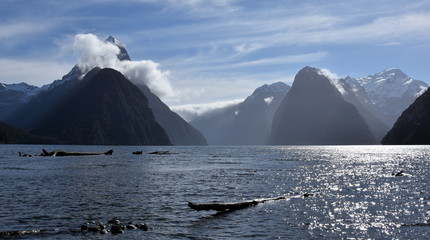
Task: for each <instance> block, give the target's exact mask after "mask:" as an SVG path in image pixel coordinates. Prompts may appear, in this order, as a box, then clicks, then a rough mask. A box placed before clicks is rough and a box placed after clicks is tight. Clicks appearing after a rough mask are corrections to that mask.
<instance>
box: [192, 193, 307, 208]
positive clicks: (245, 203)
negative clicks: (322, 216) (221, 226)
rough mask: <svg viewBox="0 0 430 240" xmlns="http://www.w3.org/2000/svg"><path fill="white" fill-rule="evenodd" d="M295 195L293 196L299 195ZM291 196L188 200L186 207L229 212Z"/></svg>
mask: <svg viewBox="0 0 430 240" xmlns="http://www.w3.org/2000/svg"><path fill="white" fill-rule="evenodd" d="M305 195H307V196H309V195H308V194H304V195H300V196H303V197H307V196H305ZM300 196H295V197H300ZM287 198H288V199H289V198H292V197H286V196H280V197H275V198H262V199H254V200H249V201H243V202H233V203H200V204H199V203H192V202H188V207H190V208H192V209H194V210H197V211H209V210H215V211H218V212H231V211H235V210H239V209H243V208H247V207H252V206H255V205H257V204H260V203H264V202H268V201H277V200H285V199H287Z"/></svg>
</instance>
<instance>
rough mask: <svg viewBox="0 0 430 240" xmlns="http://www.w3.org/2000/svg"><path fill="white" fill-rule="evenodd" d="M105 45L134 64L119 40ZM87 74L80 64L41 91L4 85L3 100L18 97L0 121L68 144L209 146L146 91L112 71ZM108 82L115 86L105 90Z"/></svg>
mask: <svg viewBox="0 0 430 240" xmlns="http://www.w3.org/2000/svg"><path fill="white" fill-rule="evenodd" d="M106 42H109V43H111V44H114V45H116V46H117V47H118V48H119V49H120V53H119V54H118V55H117V57H118V59H119V60H121V61H129V60H130V57H129V55H128V53H127V51H126V50H125V48H124V47H123V46H122V45H121V44H120V42H119V41H118V40H116V39H115V38H113V37H109V38H108V39H107V40H106ZM88 71H89V69H80V68H79V67H78V66H77V65H75V66H74V67H73V68H72V70H71V71H70V72H69V73H68V74H66V75H65V76H64V77H63V78H62V79H61V80H56V81H54V82H53V83H51V84H49V85H46V86H43V87H42V88H37V87H33V86H28V85H25V84H22V86H25V87H21V88H19V89H18V90H15V89H16V87H15V89H12V87H11V86H9V85H5V84H3V85H1V86H2V87H1V89H0V100H1V99H11V98H10V97H8V96H10V95H12V96H17V97H15V98H14V99H11V100H10V101H1V104H3V105H0V106H1V107H2V108H5V109H8V112H7V114H2V115H0V117H1V118H0V121H3V122H6V123H8V124H10V125H12V126H14V127H18V128H21V129H25V130H27V131H31V132H32V133H35V134H40V135H45V136H52V137H55V138H57V139H58V140H59V141H61V142H63V143H68V144H129V145H136V144H138V145H141V144H150V145H170V144H174V145H206V144H207V142H206V140H205V138H204V137H203V135H202V134H201V133H200V132H198V131H197V130H196V129H194V128H193V127H192V126H191V125H190V124H188V123H187V122H186V121H185V120H183V119H182V118H181V117H179V116H178V115H177V114H176V113H174V112H172V111H171V110H170V108H169V107H167V105H165V104H164V103H163V102H162V101H161V100H160V99H159V98H158V97H157V96H155V95H154V94H153V93H152V92H151V91H150V90H149V88H147V87H146V86H139V88H140V89H139V88H138V87H137V86H135V85H134V84H132V83H131V82H130V81H128V80H127V79H126V80H124V79H125V77H124V76H123V75H122V74H121V73H119V72H115V73H113V72H112V71H113V70H112V69H110V70H108V69H106V70H105V69H103V70H100V69H95V70H92V71H90V72H88ZM99 71H100V73H99ZM100 74H102V75H101V76H100ZM100 78H103V79H104V80H101V79H100ZM104 81H106V82H109V83H110V84H111V86H109V85H107V86H104V85H105V84H104ZM102 82H103V83H102ZM136 89H137V91H138V92H139V93H140V95H139V94H137V93H136ZM30 90H31V91H30ZM12 91H15V92H12ZM18 95H19V96H21V97H18ZM94 96H98V97H100V98H101V99H103V100H104V101H100V99H98V98H95V97H94ZM106 96H110V97H106ZM137 102H141V103H140V104H137ZM77 103H79V104H80V105H79V104H78V105H77ZM95 103H97V104H98V105H97V106H100V109H96V106H95V105H94V104H95ZM131 103H133V104H131ZM90 109H91V110H90ZM115 116H116V117H115ZM84 129H85V131H84ZM82 131H84V132H82ZM166 136H167V138H166Z"/></svg>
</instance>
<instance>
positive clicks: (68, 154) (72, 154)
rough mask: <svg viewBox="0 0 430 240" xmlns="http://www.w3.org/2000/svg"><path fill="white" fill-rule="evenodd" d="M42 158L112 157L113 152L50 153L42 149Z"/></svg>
mask: <svg viewBox="0 0 430 240" xmlns="http://www.w3.org/2000/svg"><path fill="white" fill-rule="evenodd" d="M42 152H43V153H42V156H57V157H59V156H87V155H112V153H113V150H112V149H111V150H109V151H107V152H103V153H91V152H66V151H58V150H56V151H52V152H48V151H46V150H45V149H42Z"/></svg>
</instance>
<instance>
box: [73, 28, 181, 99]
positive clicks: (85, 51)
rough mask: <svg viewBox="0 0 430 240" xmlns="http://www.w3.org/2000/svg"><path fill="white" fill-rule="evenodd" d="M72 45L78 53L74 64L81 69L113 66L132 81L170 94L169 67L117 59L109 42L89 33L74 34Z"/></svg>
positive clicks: (154, 63)
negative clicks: (163, 68)
mask: <svg viewBox="0 0 430 240" xmlns="http://www.w3.org/2000/svg"><path fill="white" fill-rule="evenodd" d="M73 48H74V50H75V51H76V52H77V53H78V54H79V55H80V59H79V62H78V66H79V67H80V68H81V69H83V70H84V71H85V72H88V71H90V70H91V69H92V68H94V67H100V68H113V69H115V70H117V71H120V72H121V73H122V74H124V76H125V77H127V78H128V79H129V80H130V81H131V82H133V83H134V84H135V85H142V84H145V85H147V86H148V87H149V88H150V89H151V91H152V92H153V93H155V94H156V95H158V96H159V97H164V96H172V95H174V91H173V88H172V86H171V84H170V81H169V75H170V73H169V71H162V70H160V68H159V64H158V63H156V62H153V61H151V60H142V61H120V60H119V59H118V57H117V55H118V54H119V53H120V49H119V48H118V47H117V46H116V45H114V44H112V43H109V42H104V41H101V40H100V39H99V38H98V37H97V36H95V35H93V34H78V35H76V36H75V39H74V43H73Z"/></svg>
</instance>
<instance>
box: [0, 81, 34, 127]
mask: <svg viewBox="0 0 430 240" xmlns="http://www.w3.org/2000/svg"><path fill="white" fill-rule="evenodd" d="M40 90H41V88H39V87H37V86H32V85H29V84H27V83H14V84H6V83H0V121H4V120H5V119H6V118H8V117H9V116H10V115H11V114H13V113H14V112H15V111H16V110H18V109H19V108H20V107H21V106H22V105H23V104H25V103H27V102H28V101H30V99H31V98H32V97H33V96H35V95H36V94H38V93H39V92H40Z"/></svg>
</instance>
